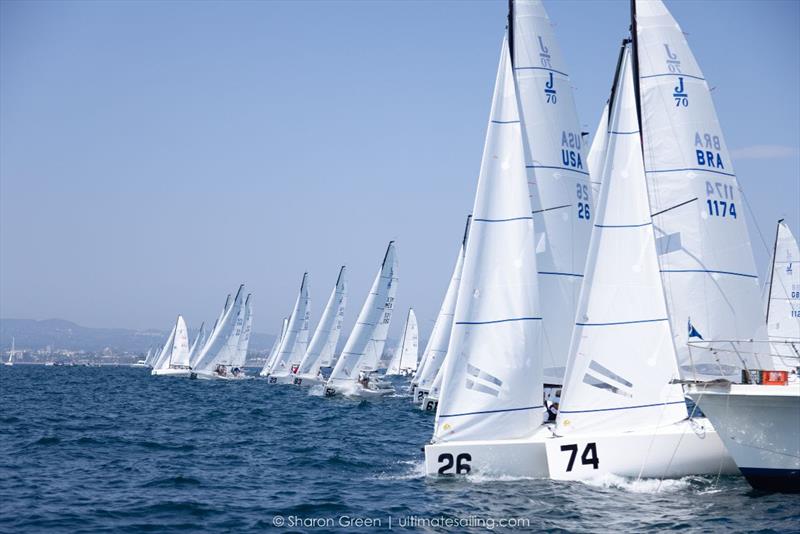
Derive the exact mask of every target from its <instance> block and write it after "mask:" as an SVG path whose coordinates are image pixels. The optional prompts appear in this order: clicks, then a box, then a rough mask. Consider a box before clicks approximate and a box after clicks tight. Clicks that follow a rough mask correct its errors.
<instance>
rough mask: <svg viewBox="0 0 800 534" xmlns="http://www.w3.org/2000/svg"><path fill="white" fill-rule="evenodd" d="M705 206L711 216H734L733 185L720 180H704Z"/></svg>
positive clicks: (733, 217)
mask: <svg viewBox="0 0 800 534" xmlns="http://www.w3.org/2000/svg"><path fill="white" fill-rule="evenodd" d="M706 196H707V197H708V198H707V199H706V207H707V208H708V214H709V215H710V216H712V217H730V218H732V219H735V218H736V204H735V203H734V201H733V199H734V197H733V186H732V185H728V184H724V183H722V182H706Z"/></svg>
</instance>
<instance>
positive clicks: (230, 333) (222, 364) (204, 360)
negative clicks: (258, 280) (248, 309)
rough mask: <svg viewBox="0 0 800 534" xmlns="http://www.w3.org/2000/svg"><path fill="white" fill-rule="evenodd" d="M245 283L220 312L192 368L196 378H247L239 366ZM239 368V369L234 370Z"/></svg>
mask: <svg viewBox="0 0 800 534" xmlns="http://www.w3.org/2000/svg"><path fill="white" fill-rule="evenodd" d="M244 303H245V297H244V284H243V285H241V286H239V290H238V291H237V292H236V297H234V299H233V302H232V303H231V304H230V306H228V307H227V309H226V310H225V311H224V313H223V314H222V316H221V319H220V320H219V321H218V323H217V325H216V327H215V328H214V330H213V331H212V332H211V334H210V335H209V337H208V341H206V344H205V345H204V346H203V350H202V351H200V354H199V356H198V358H197V365H196V367H194V368H193V371H194V375H195V376H196V378H200V379H204V380H232V379H240V378H245V376H244V373H243V372H241V368H240V367H237V365H236V364H238V362H237V354H238V349H239V339H240V337H241V335H242V332H243V331H244V321H245V305H244ZM237 369H239V370H240V371H239V372H235V371H236V370H237Z"/></svg>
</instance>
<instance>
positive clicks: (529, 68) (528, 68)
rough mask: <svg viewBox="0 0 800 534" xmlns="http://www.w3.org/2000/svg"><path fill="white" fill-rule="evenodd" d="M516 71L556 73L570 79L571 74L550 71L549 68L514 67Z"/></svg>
mask: <svg viewBox="0 0 800 534" xmlns="http://www.w3.org/2000/svg"><path fill="white" fill-rule="evenodd" d="M514 70H544V71H547V72H555V73H556V74H560V75H562V76H566V77H567V78H569V74H567V73H566V72H561V71H560V70H555V69H548V68H547V67H514Z"/></svg>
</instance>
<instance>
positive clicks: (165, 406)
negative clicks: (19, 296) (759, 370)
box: [0, 365, 800, 533]
mask: <svg viewBox="0 0 800 534" xmlns="http://www.w3.org/2000/svg"><path fill="white" fill-rule="evenodd" d="M0 401H2V415H1V416H0V531H2V532H14V533H26V532H42V531H48V532H171V531H178V530H181V531H200V530H203V531H219V532H260V531H265V530H270V529H273V528H274V525H280V526H282V527H283V529H286V528H287V527H294V528H291V530H294V531H310V532H324V531H330V530H337V529H338V530H342V531H348V532H369V531H388V530H389V529H390V527H391V529H392V530H399V531H411V526H409V525H410V524H411V523H412V522H413V521H417V523H416V528H415V530H426V531H442V530H444V529H443V528H441V527H440V525H441V524H442V523H443V522H445V521H451V525H452V524H453V523H452V522H453V521H460V522H461V525H460V526H457V527H454V528H453V529H452V530H456V531H462V532H463V531H476V532H477V531H486V530H488V528H486V527H492V526H493V527H494V531H509V530H514V529H512V528H510V527H507V526H501V522H503V521H506V522H509V523H511V524H514V523H515V522H516V523H517V524H519V525H523V526H524V525H527V527H526V528H525V530H546V531H552V530H557V529H561V530H564V531H575V532H598V531H613V530H618V531H630V530H638V531H646V530H653V529H665V530H697V531H717V530H726V531H740V532H745V531H748V532H749V531H763V532H769V531H775V532H791V531H794V532H797V531H798V530H800V496H792V495H770V494H762V493H758V492H756V491H754V490H751V489H750V486H748V485H747V483H746V482H745V481H744V479H741V478H738V477H729V478H726V477H723V478H722V479H719V480H716V479H715V478H713V477H712V478H704V477H695V478H689V479H683V480H677V481H665V482H663V483H659V482H657V481H638V482H636V481H626V480H622V479H608V480H601V481H596V482H593V483H591V484H584V483H565V482H550V481H546V480H496V479H495V480H488V479H481V478H469V477H468V478H467V479H460V480H456V479H450V480H430V479H426V478H425V477H424V476H423V470H422V452H421V450H420V447H421V445H422V444H424V443H425V441H426V440H427V439H428V438H429V437H430V434H431V429H432V423H433V421H432V417H431V416H428V415H425V414H423V413H421V412H419V411H418V410H415V409H412V407H411V404H410V402H409V399H408V397H405V396H397V397H390V398H385V399H380V400H376V401H361V402H357V401H352V400H347V399H325V398H322V397H319V396H315V395H310V394H309V391H308V390H307V389H300V388H295V387H290V386H270V385H268V384H267V383H266V382H265V381H264V380H257V379H256V380H246V381H239V382H207V381H198V380H183V379H170V378H154V377H150V375H149V372H148V371H147V370H145V369H135V368H83V367H78V368H64V367H38V366H25V365H17V366H15V367H11V368H8V367H4V368H3V367H0ZM356 521H363V522H365V523H368V522H370V521H372V522H373V525H372V526H366V525H365V526H359V525H358V524H354V522H356ZM390 521H391V525H390ZM420 521H422V522H423V524H422V525H420ZM425 521H432V522H433V523H432V524H430V525H429V524H425V523H424V522H425ZM503 524H504V525H505V524H508V523H503Z"/></svg>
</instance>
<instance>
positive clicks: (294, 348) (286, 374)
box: [269, 273, 311, 384]
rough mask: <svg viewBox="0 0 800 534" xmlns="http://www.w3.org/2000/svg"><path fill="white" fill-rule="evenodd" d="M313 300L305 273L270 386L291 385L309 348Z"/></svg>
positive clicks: (274, 366)
mask: <svg viewBox="0 0 800 534" xmlns="http://www.w3.org/2000/svg"><path fill="white" fill-rule="evenodd" d="M310 306H311V298H310V297H309V295H308V273H303V279H302V281H301V282H300V291H299V292H298V294H297V300H296V301H295V303H294V308H293V309H292V314H291V315H290V316H289V326H288V328H287V330H286V335H285V336H284V337H283V339H282V340H281V344H280V346H279V348H278V356H277V358H276V359H275V363H274V364H273V366H272V368H271V369H270V374H269V383H270V384H291V383H292V382H293V381H294V373H295V372H296V371H297V368H298V367H299V365H300V360H302V359H303V356H304V355H305V353H306V349H307V348H308V323H309V316H310Z"/></svg>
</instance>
